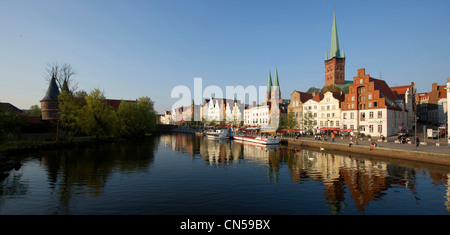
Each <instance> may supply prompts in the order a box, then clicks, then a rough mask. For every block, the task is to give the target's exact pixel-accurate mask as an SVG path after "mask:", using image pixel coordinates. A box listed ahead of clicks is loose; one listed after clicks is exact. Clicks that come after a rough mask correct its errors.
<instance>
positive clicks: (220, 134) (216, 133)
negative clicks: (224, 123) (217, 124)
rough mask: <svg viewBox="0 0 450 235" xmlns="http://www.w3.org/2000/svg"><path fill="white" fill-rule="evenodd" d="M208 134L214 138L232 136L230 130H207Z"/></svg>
mask: <svg viewBox="0 0 450 235" xmlns="http://www.w3.org/2000/svg"><path fill="white" fill-rule="evenodd" d="M206 136H207V137H208V138H213V139H229V138H230V134H229V133H228V131H224V130H216V131H208V132H206Z"/></svg>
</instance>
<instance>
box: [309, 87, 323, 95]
mask: <svg viewBox="0 0 450 235" xmlns="http://www.w3.org/2000/svg"><path fill="white" fill-rule="evenodd" d="M313 92H315V93H316V94H317V93H319V92H320V88H316V87H310V88H309V89H308V90H307V91H306V93H309V94H312V93H313Z"/></svg>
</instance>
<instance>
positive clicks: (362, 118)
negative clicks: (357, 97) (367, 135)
mask: <svg viewBox="0 0 450 235" xmlns="http://www.w3.org/2000/svg"><path fill="white" fill-rule="evenodd" d="M365 118H366V113H364V112H363V113H361V117H360V120H361V121H364V120H365Z"/></svg>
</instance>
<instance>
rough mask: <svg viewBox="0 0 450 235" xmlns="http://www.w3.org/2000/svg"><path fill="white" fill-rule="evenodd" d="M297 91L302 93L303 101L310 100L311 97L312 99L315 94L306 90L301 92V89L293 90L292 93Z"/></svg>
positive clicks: (301, 98)
mask: <svg viewBox="0 0 450 235" xmlns="http://www.w3.org/2000/svg"><path fill="white" fill-rule="evenodd" d="M294 92H297V93H298V94H299V95H300V101H301V102H302V103H305V102H306V101H308V100H309V99H311V98H312V97H313V96H312V94H310V93H306V92H301V91H297V90H295V91H293V92H292V93H294Z"/></svg>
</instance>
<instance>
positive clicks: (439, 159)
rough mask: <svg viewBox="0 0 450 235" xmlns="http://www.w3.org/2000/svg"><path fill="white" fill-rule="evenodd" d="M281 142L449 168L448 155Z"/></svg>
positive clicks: (308, 141)
mask: <svg viewBox="0 0 450 235" xmlns="http://www.w3.org/2000/svg"><path fill="white" fill-rule="evenodd" d="M282 142H283V143H285V144H287V145H289V146H305V147H310V148H313V149H317V150H318V151H321V150H323V151H329V150H333V151H338V152H347V153H356V154H365V155H372V156H379V157H387V158H395V159H402V160H410V161H419V162H426V163H433V164H440V165H448V166H450V154H443V153H433V152H425V151H411V150H403V149H395V148H386V147H376V148H374V149H373V150H370V149H369V146H367V145H352V146H351V147H349V146H348V144H342V143H333V142H329V141H327V142H325V141H317V140H316V141H314V140H312V141H311V140H301V139H297V140H296V141H294V140H292V139H287V138H286V139H284V138H283V140H282Z"/></svg>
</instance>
